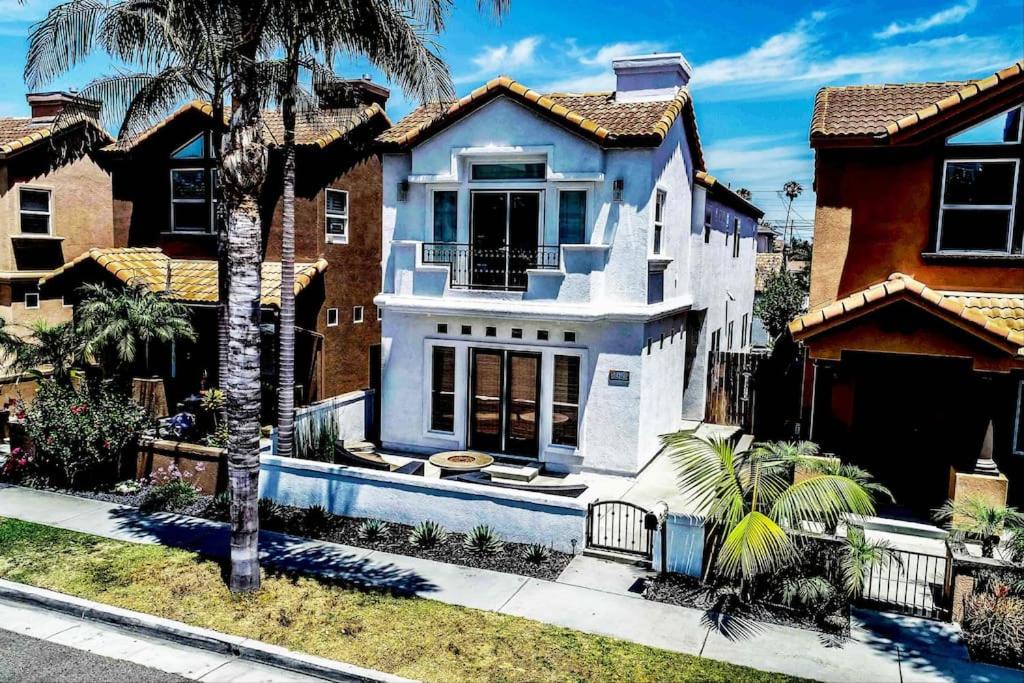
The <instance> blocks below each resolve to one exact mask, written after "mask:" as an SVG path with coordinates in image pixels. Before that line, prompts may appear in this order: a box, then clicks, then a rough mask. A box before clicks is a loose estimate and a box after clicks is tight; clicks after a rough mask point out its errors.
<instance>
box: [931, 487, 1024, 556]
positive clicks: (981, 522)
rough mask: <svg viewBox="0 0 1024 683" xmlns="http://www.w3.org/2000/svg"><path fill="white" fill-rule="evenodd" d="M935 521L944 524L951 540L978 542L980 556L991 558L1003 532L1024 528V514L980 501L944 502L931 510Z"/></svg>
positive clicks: (1003, 506) (977, 499)
mask: <svg viewBox="0 0 1024 683" xmlns="http://www.w3.org/2000/svg"><path fill="white" fill-rule="evenodd" d="M934 516H935V519H936V521H939V522H946V526H947V528H948V529H949V530H950V533H951V535H952V536H953V538H955V539H957V540H963V539H964V538H966V537H974V538H980V539H981V556H982V557H992V556H993V555H994V554H995V549H996V547H997V546H998V545H999V536H1000V534H1001V533H1002V532H1003V530H1004V529H1007V528H1017V527H1024V513H1021V512H1020V511H1018V510H1017V508H1014V507H1008V506H1006V505H991V504H989V503H988V502H986V501H984V500H982V499H980V498H967V499H966V500H947V501H946V502H945V503H944V504H943V505H942V507H940V508H939V509H937V510H935V514H934Z"/></svg>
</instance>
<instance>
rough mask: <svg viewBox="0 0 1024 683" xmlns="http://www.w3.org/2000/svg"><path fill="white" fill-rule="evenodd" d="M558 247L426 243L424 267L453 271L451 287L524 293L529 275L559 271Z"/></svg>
mask: <svg viewBox="0 0 1024 683" xmlns="http://www.w3.org/2000/svg"><path fill="white" fill-rule="evenodd" d="M559 254H560V249H559V247H558V245H544V244H541V245H537V246H535V247H508V246H506V247H478V246H475V245H472V244H458V243H455V242H425V243H424V244H423V263H432V264H437V265H446V266H448V267H449V282H450V286H451V287H455V288H471V289H502V290H524V289H526V285H527V275H526V271H528V270H531V269H534V268H541V269H546V270H557V269H558V267H559V258H560V257H559Z"/></svg>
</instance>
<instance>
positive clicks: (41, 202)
mask: <svg viewBox="0 0 1024 683" xmlns="http://www.w3.org/2000/svg"><path fill="white" fill-rule="evenodd" d="M51 198H52V195H51V193H50V191H49V190H38V189H34V188H30V187H23V188H21V189H20V190H19V191H18V208H19V211H20V214H21V232H22V233H25V234H29V235H48V234H50V225H51V221H50V219H51V212H50V201H51Z"/></svg>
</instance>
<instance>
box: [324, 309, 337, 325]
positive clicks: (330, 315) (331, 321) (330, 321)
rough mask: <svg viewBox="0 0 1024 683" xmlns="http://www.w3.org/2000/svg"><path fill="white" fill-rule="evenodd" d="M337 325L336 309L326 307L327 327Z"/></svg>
mask: <svg viewBox="0 0 1024 683" xmlns="http://www.w3.org/2000/svg"><path fill="white" fill-rule="evenodd" d="M337 326H338V309H337V308H328V309H327V327H337Z"/></svg>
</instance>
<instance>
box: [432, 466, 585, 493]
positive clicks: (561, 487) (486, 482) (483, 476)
mask: <svg viewBox="0 0 1024 683" xmlns="http://www.w3.org/2000/svg"><path fill="white" fill-rule="evenodd" d="M449 479H452V480H454V481H461V482H465V483H467V484H480V485H482V486H494V487H497V488H500V489H511V490H513V491H530V492H532V493H546V494H548V495H550V496H565V497H566V498H576V497H577V496H579V495H580V494H582V493H583V492H584V491H586V490H587V485H586V484H526V483H515V482H503V481H495V480H494V479H492V478H491V475H489V474H487V473H486V472H468V473H466V474H460V475H458V476H455V477H449Z"/></svg>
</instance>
